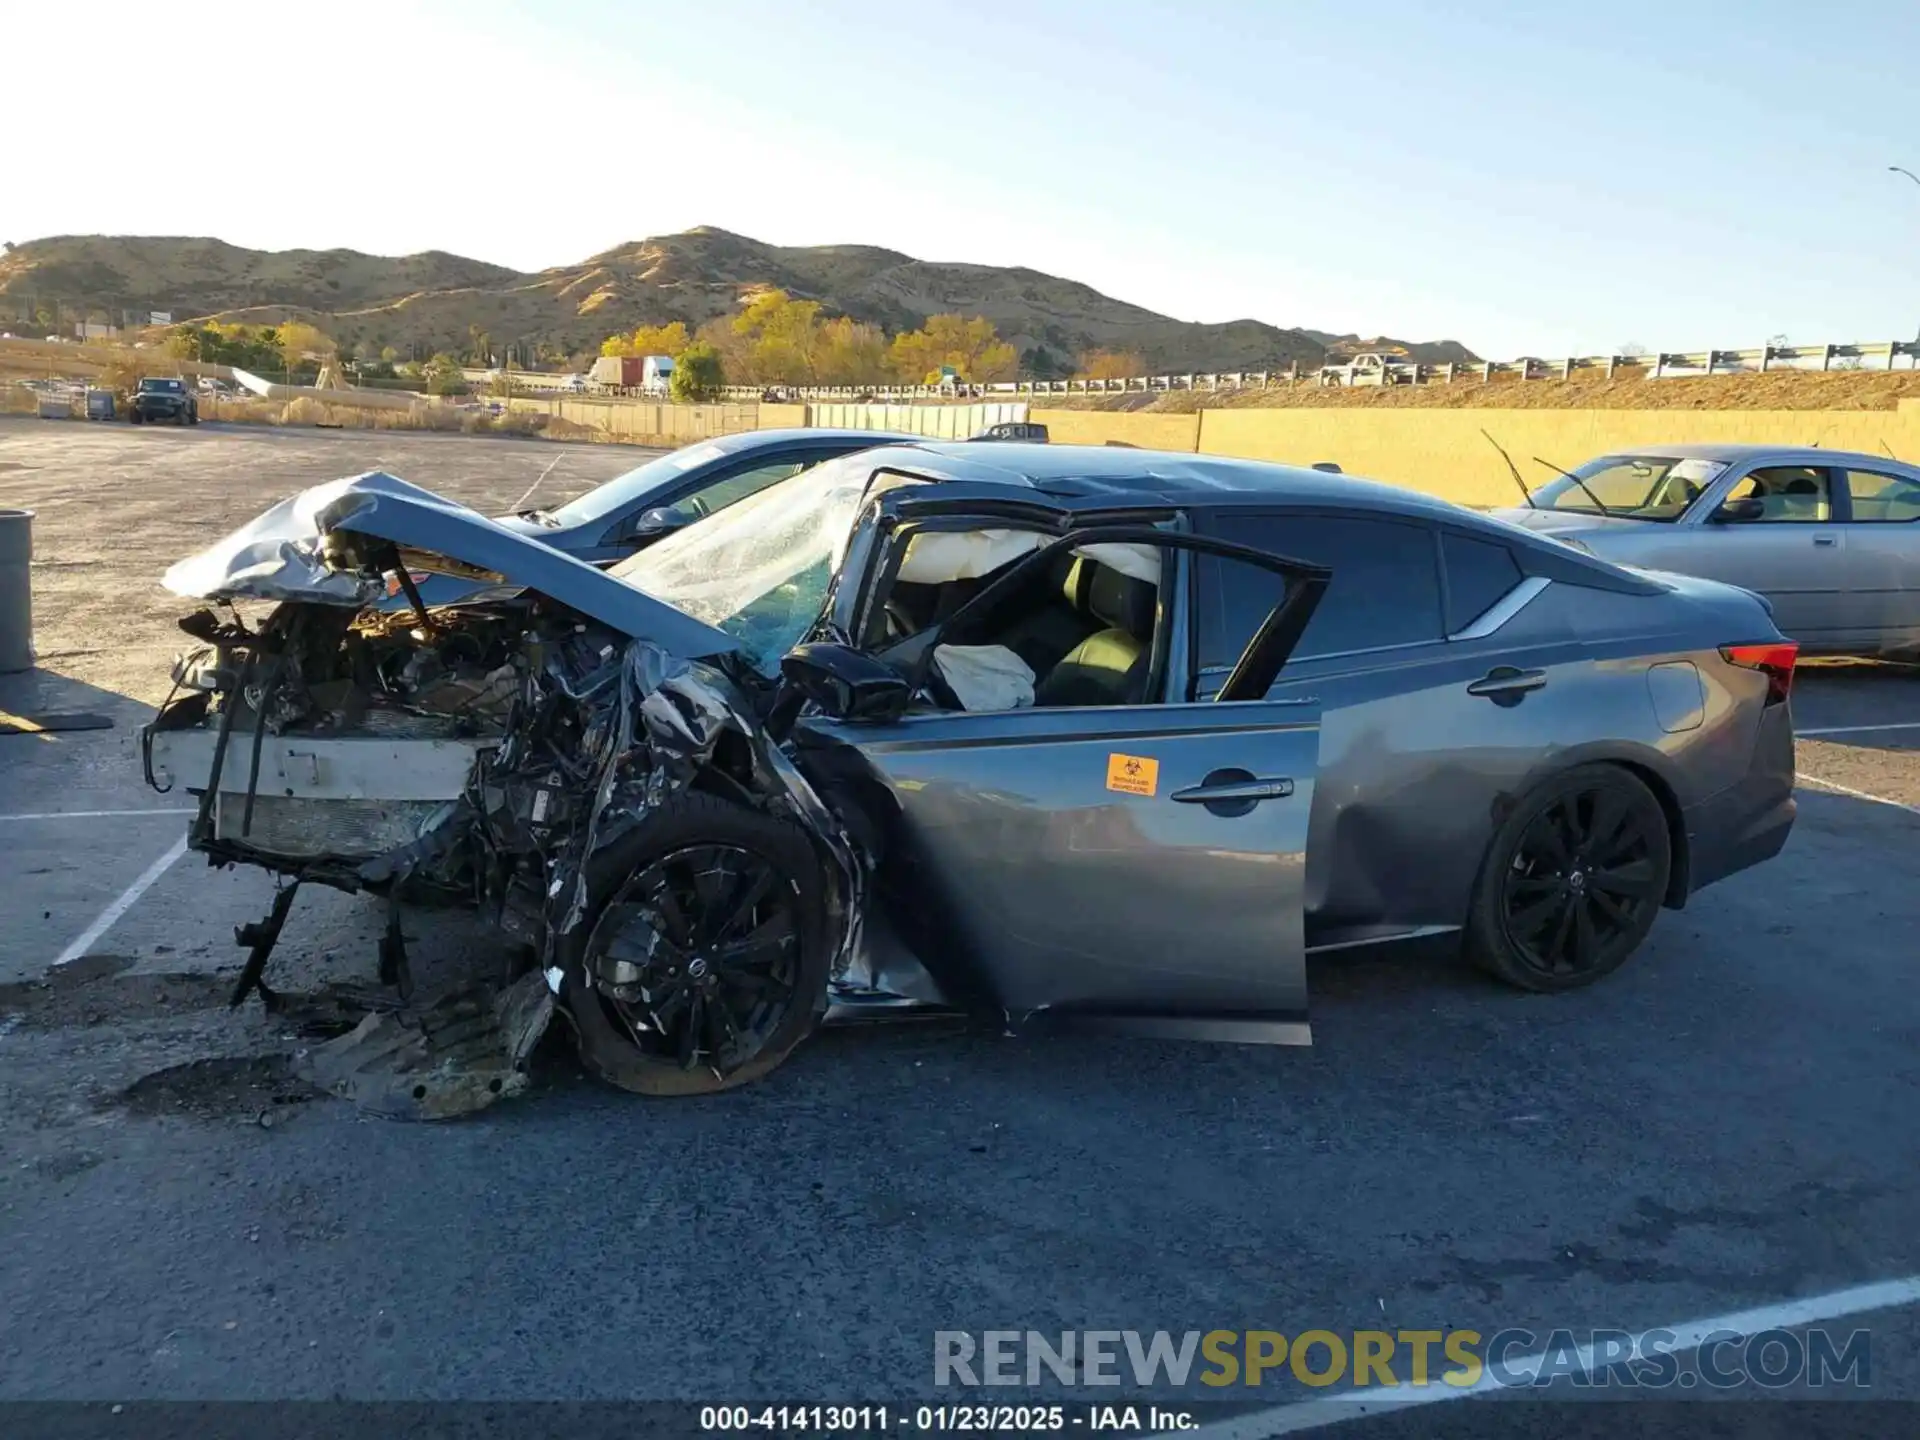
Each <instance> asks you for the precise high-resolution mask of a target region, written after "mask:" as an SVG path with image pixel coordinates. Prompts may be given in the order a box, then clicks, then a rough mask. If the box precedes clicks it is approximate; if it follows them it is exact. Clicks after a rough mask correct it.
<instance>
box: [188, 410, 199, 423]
mask: <svg viewBox="0 0 1920 1440" xmlns="http://www.w3.org/2000/svg"><path fill="white" fill-rule="evenodd" d="M187 423H188V424H189V425H198V424H199V423H200V407H199V406H198V405H196V406H194V407H193V409H191V410H189V411H187Z"/></svg>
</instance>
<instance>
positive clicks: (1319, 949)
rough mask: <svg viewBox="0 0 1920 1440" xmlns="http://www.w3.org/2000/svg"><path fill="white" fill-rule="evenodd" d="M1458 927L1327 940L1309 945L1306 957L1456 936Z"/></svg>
mask: <svg viewBox="0 0 1920 1440" xmlns="http://www.w3.org/2000/svg"><path fill="white" fill-rule="evenodd" d="M1464 928H1465V927H1464V926H1460V925H1416V926H1413V927H1412V928H1411V929H1407V930H1388V931H1383V932H1381V933H1379V934H1374V935H1357V936H1355V937H1354V938H1352V939H1350V940H1329V941H1325V942H1323V943H1321V944H1317V945H1314V944H1309V945H1308V946H1307V956H1308V958H1312V957H1313V956H1315V955H1330V954H1332V953H1334V952H1335V951H1338V950H1359V949H1362V948H1363V947H1365V946H1368V945H1397V944H1400V943H1401V942H1402V941H1407V940H1430V939H1432V938H1433V937H1434V936H1436V935H1458V934H1459V933H1460V931H1461V930H1462V929H1464Z"/></svg>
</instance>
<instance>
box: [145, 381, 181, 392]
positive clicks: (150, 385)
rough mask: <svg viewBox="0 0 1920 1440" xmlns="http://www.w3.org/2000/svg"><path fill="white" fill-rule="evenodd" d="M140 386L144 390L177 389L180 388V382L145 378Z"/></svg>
mask: <svg viewBox="0 0 1920 1440" xmlns="http://www.w3.org/2000/svg"><path fill="white" fill-rule="evenodd" d="M140 388H141V389H142V390H172V391H177V390H179V389H180V382H179V381H178V380H145V381H142V382H141V385H140Z"/></svg>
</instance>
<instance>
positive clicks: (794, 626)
mask: <svg viewBox="0 0 1920 1440" xmlns="http://www.w3.org/2000/svg"><path fill="white" fill-rule="evenodd" d="M871 473H872V467H871V465H869V464H867V463H865V462H864V461H863V459H862V457H861V456H859V455H847V456H842V457H841V458H839V459H837V460H829V461H827V462H826V463H824V464H821V465H816V466H814V467H813V468H812V469H811V470H803V471H802V472H801V473H800V474H798V475H795V476H793V477H792V478H791V479H789V480H783V481H781V482H780V483H779V484H778V485H772V486H769V487H768V488H767V489H765V490H762V491H761V492H760V493H759V494H758V495H751V496H748V497H747V498H746V499H745V500H742V501H740V502H739V503H738V504H736V505H732V506H729V507H728V508H727V509H725V510H723V511H721V512H720V513H719V514H717V515H713V516H710V517H708V518H707V519H705V520H701V521H699V522H697V523H695V524H693V525H689V526H687V527H686V529H684V530H679V531H676V532H675V533H673V534H671V535H669V536H667V537H666V538H665V539H664V540H661V541H660V542H659V543H658V544H655V545H652V546H649V547H648V548H647V549H645V550H642V551H641V552H640V553H639V554H637V555H635V556H633V557H632V558H631V559H629V560H626V561H623V562H622V563H621V564H619V565H617V566H615V567H614V569H613V572H612V573H613V574H614V575H616V576H618V577H619V578H620V579H622V580H624V581H626V582H627V583H628V584H629V585H633V586H637V587H638V588H639V589H641V590H644V591H646V592H647V593H648V594H649V595H651V596H653V597H654V598H655V599H658V600H664V601H666V602H667V603H668V604H669V605H672V606H674V607H675V608H676V609H679V610H682V611H684V612H686V613H687V614H689V615H691V616H693V617H694V618H695V619H696V620H704V621H705V622H706V623H707V624H709V625H713V626H717V627H718V628H719V629H721V630H724V631H726V632H727V634H729V635H731V636H733V637H734V638H735V639H736V640H739V641H740V642H741V645H742V647H743V649H744V650H745V652H746V655H747V659H748V660H749V661H750V662H751V663H752V664H753V666H754V667H755V668H756V669H758V670H760V671H761V672H762V673H763V674H767V675H771V674H774V673H775V672H776V671H777V670H778V669H779V666H780V657H781V656H782V655H785V654H786V653H787V651H789V650H791V649H792V648H793V647H794V646H795V645H796V644H798V643H799V641H800V639H801V637H802V636H804V635H805V634H806V632H807V630H808V628H809V627H810V626H811V625H812V624H813V622H814V620H815V619H816V618H817V617H818V616H819V614H820V609H821V607H822V606H823V605H824V604H825V603H826V596H827V586H828V584H829V582H830V581H831V580H832V578H833V576H834V573H835V572H836V571H837V570H838V569H839V568H840V562H841V561H842V560H843V559H844V558H845V551H846V544H847V537H848V534H849V532H850V531H851V530H852V528H853V521H854V516H855V515H856V514H857V513H858V511H859V509H860V497H861V495H862V493H863V492H864V491H865V489H866V483H867V477H868V476H869V475H870V474H871Z"/></svg>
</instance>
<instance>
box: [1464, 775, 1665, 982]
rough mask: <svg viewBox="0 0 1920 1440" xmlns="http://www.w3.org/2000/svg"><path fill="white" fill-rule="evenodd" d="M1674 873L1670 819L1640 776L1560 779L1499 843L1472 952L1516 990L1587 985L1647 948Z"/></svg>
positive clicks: (1471, 935)
mask: <svg viewBox="0 0 1920 1440" xmlns="http://www.w3.org/2000/svg"><path fill="white" fill-rule="evenodd" d="M1672 863H1673V857H1672V845H1671V841H1670V839H1669V837H1668V833H1667V817H1666V812H1665V811H1663V810H1662V809H1661V808H1660V802H1659V801H1658V800H1657V799H1655V798H1654V795H1653V792H1652V791H1651V790H1649V789H1648V788H1647V787H1646V785H1645V784H1644V783H1643V782H1642V781H1641V780H1640V779H1639V777H1637V776H1635V775H1634V774H1633V773H1632V772H1630V771H1628V770H1624V769H1622V768H1620V767H1619V766H1617V765H1581V766H1578V767H1576V768H1575V769H1572V770H1569V771H1567V772H1566V773H1565V774H1564V775H1559V776H1555V777H1554V778H1553V779H1551V780H1547V781H1545V782H1543V783H1542V784H1540V785H1539V786H1537V787H1535V788H1534V789H1533V790H1531V791H1529V792H1528V793H1527V794H1526V795H1524V796H1522V797H1521V799H1520V801H1519V803H1518V804H1516V805H1515V806H1514V808H1513V811H1512V813H1511V814H1509V815H1508V816H1507V818H1506V820H1505V821H1503V822H1502V823H1501V826H1500V828H1499V829H1498V830H1497V831H1495V832H1494V837H1493V842H1492V843H1491V844H1490V845H1489V846H1488V847H1487V857H1486V860H1485V861H1484V862H1483V864H1482V866H1481V870H1480V878H1479V880H1478V881H1477V882H1476V884H1475V886H1474V894H1473V905H1472V909H1471V911H1470V912H1469V915H1468V918H1467V932H1466V948H1467V953H1468V955H1469V956H1470V957H1471V958H1472V959H1473V960H1474V961H1475V962H1476V963H1478V964H1479V965H1481V966H1482V967H1484V968H1485V969H1487V970H1490V971H1492V972H1493V973H1494V974H1495V975H1497V976H1499V977H1500V978H1501V979H1502V980H1505V981H1507V982H1508V983H1509V984H1511V985H1517V986H1519V987H1520V988H1521V989H1523V990H1541V991H1562V990H1575V989H1578V988H1579V987H1581V986H1582V985H1591V984H1592V983H1593V982H1594V981H1596V980H1598V979H1600V978H1601V977H1602V976H1604V975H1608V974H1611V973H1612V972H1613V971H1615V970H1617V969H1619V968H1620V966H1621V965H1623V964H1625V963H1626V960H1627V958H1628V957H1629V956H1630V955H1632V954H1633V952H1634V951H1636V950H1638V949H1639V948H1640V945H1641V942H1642V941H1644V940H1645V939H1646V938H1647V932H1648V931H1650V930H1651V929H1652V928H1653V922H1654V919H1655V917H1656V916H1657V915H1658V914H1659V912H1660V906H1661V904H1662V903H1663V901H1664V900H1665V898H1666V893H1667V879H1668V875H1669V873H1670V871H1671V868H1672Z"/></svg>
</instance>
